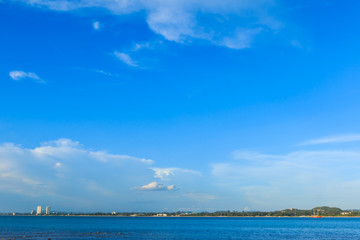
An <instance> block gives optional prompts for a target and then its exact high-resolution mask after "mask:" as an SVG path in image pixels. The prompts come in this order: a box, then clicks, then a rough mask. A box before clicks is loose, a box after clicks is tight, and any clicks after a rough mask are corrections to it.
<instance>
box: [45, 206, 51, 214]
mask: <svg viewBox="0 0 360 240" xmlns="http://www.w3.org/2000/svg"><path fill="white" fill-rule="evenodd" d="M50 210H51V207H46V215H49V214H50Z"/></svg>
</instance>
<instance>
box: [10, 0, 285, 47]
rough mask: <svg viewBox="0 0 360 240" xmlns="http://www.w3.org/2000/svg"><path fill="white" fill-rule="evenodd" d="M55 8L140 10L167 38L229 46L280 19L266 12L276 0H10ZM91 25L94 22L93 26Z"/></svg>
mask: <svg viewBox="0 0 360 240" xmlns="http://www.w3.org/2000/svg"><path fill="white" fill-rule="evenodd" d="M13 1H21V2H25V3H27V4H29V5H33V6H40V7H43V6H45V7H47V8H49V9H52V10H57V11H72V10H75V9H79V8H103V9H108V10H109V12H111V13H112V14H115V15H124V14H131V13H133V12H138V11H142V10H144V13H145V14H146V19H145V21H146V22H147V24H148V26H149V28H150V29H151V30H152V31H153V32H155V33H157V34H159V35H161V36H163V37H164V38H165V39H167V40H169V41H175V42H178V43H190V42H191V41H192V40H194V39H202V40H207V41H209V42H211V43H213V44H216V45H221V46H225V47H229V48H233V49H242V48H248V47H250V46H251V44H252V39H253V38H254V37H255V36H256V35H259V34H261V31H259V29H264V30H266V31H267V32H277V31H278V30H279V29H280V28H281V23H280V22H279V21H278V20H277V19H276V18H275V17H273V16H272V15H271V14H270V10H271V9H272V8H274V7H276V1H268V0H252V1H247V0H246V1H239V0H228V1H220V0H187V1H158V0H147V1H144V0H133V1H125V0H120V1H119V0H108V1H93V0H83V1H70V0H13ZM94 27H95V26H94Z"/></svg>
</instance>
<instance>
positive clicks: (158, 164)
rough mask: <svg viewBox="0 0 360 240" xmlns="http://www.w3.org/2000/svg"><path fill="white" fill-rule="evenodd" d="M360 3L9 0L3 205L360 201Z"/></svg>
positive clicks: (4, 35)
mask: <svg viewBox="0 0 360 240" xmlns="http://www.w3.org/2000/svg"><path fill="white" fill-rule="evenodd" d="M359 5H360V3H358V2H357V1H348V2H346V3H344V2H341V1H335V0H326V1H325V0H322V1H321V0H319V1H307V0H304V1H300V0H299V1H296V0H292V1H280V0H272V1H270V0H253V1H248V0H242V1H238V0H236V1H235V0H227V1H218V0H210V1H209V0H208V1H202V0H196V1H195V0H187V1H182V0H177V1H175V0H174V1H170V0H169V1H159V0H148V1H143V0H136V1H126V0H120V1H115V0H107V1H98V0H79V1H66V0H54V1H50V0H18V1H16V0H13V1H12V0H5V1H4V0H3V1H0V29H1V35H0V53H1V54H0V61H1V64H0V99H1V103H2V104H0V143H1V146H0V179H1V180H0V196H1V204H0V205H1V206H0V211H2V212H7V211H28V210H31V209H34V208H35V206H37V205H38V204H43V205H51V206H52V208H53V209H54V210H68V211H177V210H191V211H201V210H207V211H214V210H228V209H229V210H244V209H245V210H273V209H283V208H289V207H294V208H311V207H314V206H317V205H331V206H338V207H342V208H360V206H359V205H358V202H357V201H356V200H357V199H358V198H359V197H360V192H359V191H358V190H357V189H358V188H359V186H360V175H359V174H358V172H359V168H360V147H359V142H360V126H359V122H360V114H359V103H360V97H359V96H360V94H359V93H360V90H359V89H360V84H359V77H360V67H359V66H360V59H359V57H358V56H359V52H360V48H359V46H358V43H359V42H360V34H359V33H358V32H357V24H356V23H357V22H358V21H359V20H360V19H359V18H360V17H359V16H358V12H357V9H358V7H360V6H359Z"/></svg>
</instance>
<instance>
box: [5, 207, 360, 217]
mask: <svg viewBox="0 0 360 240" xmlns="http://www.w3.org/2000/svg"><path fill="white" fill-rule="evenodd" d="M0 215H2V216H14V215H15V216H19V215H20V216H33V215H35V214H32V213H1V214H0ZM36 215H37V216H113V217H116V216H118V217H360V210H357V209H353V210H342V209H340V208H337V207H327V206H323V207H315V208H313V209H308V210H304V209H296V208H289V209H284V210H278V211H269V212H266V211H216V212H183V211H182V212H180V211H178V212H93V213H80V212H78V213H74V212H51V213H50V214H36Z"/></svg>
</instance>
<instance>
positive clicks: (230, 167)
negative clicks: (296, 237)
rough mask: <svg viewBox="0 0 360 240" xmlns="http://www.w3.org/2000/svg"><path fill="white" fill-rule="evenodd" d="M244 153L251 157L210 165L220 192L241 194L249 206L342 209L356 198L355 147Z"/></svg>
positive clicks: (358, 168) (357, 167) (358, 154)
mask: <svg viewBox="0 0 360 240" xmlns="http://www.w3.org/2000/svg"><path fill="white" fill-rule="evenodd" d="M238 152H241V151H238ZM244 155H245V156H247V157H246V160H250V159H251V160H254V161H239V160H242V159H243V158H236V159H234V160H232V161H227V162H218V163H216V164H212V174H213V176H214V177H215V179H214V180H215V181H216V184H217V185H218V186H219V187H221V188H222V189H223V191H226V192H227V193H228V194H229V193H230V192H233V193H234V194H240V195H241V197H240V198H241V199H242V201H243V202H245V203H246V202H247V203H246V205H247V206H249V205H250V206H251V208H257V209H270V208H286V207H292V205H293V204H296V206H297V207H301V208H307V207H312V206H313V205H317V204H329V205H336V206H339V207H344V208H346V207H350V206H353V205H354V206H356V205H355V204H356V201H355V199H358V198H359V197H360V194H359V193H358V192H355V191H354V190H353V189H354V187H355V186H356V184H358V183H359V182H360V177H359V174H358V172H359V171H360V165H359V159H360V152H359V151H336V150H327V151H325V150H324V151H295V152H290V153H288V154H279V155H270V154H262V153H253V154H248V153H247V154H244ZM249 156H250V157H249ZM334 189H337V191H336V192H334V191H333V190H334ZM345 196H346V197H345ZM248 204H249V205H248Z"/></svg>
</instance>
